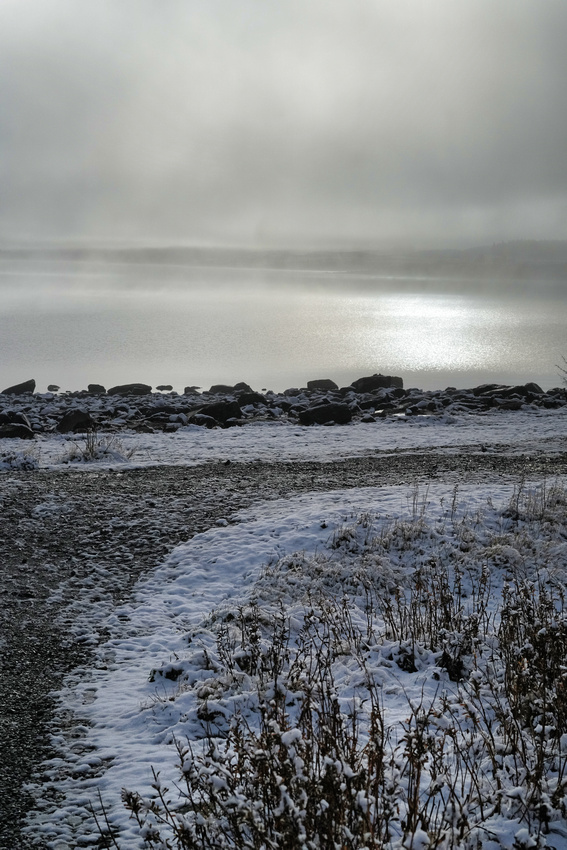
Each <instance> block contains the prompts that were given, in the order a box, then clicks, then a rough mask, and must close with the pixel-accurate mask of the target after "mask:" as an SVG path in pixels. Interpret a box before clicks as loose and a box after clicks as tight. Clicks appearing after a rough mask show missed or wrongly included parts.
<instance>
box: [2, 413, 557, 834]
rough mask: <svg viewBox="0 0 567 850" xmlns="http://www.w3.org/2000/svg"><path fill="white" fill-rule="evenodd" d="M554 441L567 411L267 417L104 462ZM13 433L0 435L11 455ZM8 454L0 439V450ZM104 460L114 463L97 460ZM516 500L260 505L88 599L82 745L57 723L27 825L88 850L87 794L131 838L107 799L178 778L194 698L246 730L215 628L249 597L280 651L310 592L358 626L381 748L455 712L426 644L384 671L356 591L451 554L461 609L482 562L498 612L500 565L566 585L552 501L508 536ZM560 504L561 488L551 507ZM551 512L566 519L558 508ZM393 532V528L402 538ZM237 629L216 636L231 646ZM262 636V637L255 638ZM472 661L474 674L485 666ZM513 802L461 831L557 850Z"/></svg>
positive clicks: (236, 683)
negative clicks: (51, 796)
mask: <svg viewBox="0 0 567 850" xmlns="http://www.w3.org/2000/svg"><path fill="white" fill-rule="evenodd" d="M566 438H567V412H565V411H564V410H558V411H555V410H554V411H537V412H533V411H528V412H513V413H503V412H494V413H493V412H488V413H486V414H483V415H464V416H462V417H456V418H452V419H449V418H442V419H437V418H434V417H416V418H414V419H411V420H409V421H408V420H404V421H401V420H395V419H392V420H384V421H380V422H377V423H372V424H368V425H366V424H357V425H356V426H334V427H313V428H299V427H293V426H287V425H281V424H277V423H276V424H270V423H264V424H261V425H250V426H246V427H244V428H233V429H229V430H221V429H217V430H212V431H209V430H206V429H201V428H198V427H196V426H193V427H187V428H182V429H180V430H179V431H178V432H177V433H175V434H166V435H153V434H151V435H140V434H135V435H134V434H129V433H124V434H121V435H120V437H119V438H118V439H117V444H116V451H117V455H116V456H115V458H114V462H115V463H116V462H117V460H120V458H122V460H121V462H122V463H127V464H128V465H133V466H140V465H148V464H176V463H184V464H201V463H205V462H207V461H212V460H231V461H233V462H236V461H240V462H248V461H250V462H251V461H254V460H265V461H266V460H267V461H269V460H284V461H285V460H330V459H338V458H344V457H352V456H363V455H370V454H373V453H375V452H381V451H385V452H394V451H396V450H412V449H422V450H423V449H425V448H434V449H435V450H437V451H447V452H452V451H456V450H459V447H464V446H470V447H477V448H479V447H481V446H482V447H484V448H487V447H492V449H494V448H495V447H498V446H500V447H506V451H510V452H520V451H521V452H524V453H530V452H534V453H538V452H540V451H541V450H542V448H543V447H544V448H545V451H546V452H556V451H563V450H564V449H565V445H566V442H565V441H566ZM15 442H16V441H13V440H12V441H10V449H11V450H13V447H14V443H15ZM4 443H8V441H4ZM68 443H69V441H68V440H64V439H63V438H62V437H52V438H49V439H48V438H45V439H43V438H42V439H41V440H39V441H38V445H39V449H40V464H41V466H51V465H59V464H60V463H61V462H62V458H63V456H64V454H65V449H66V447H67V446H68ZM5 449H6V446H5V445H2V446H0V451H3V450H5ZM132 450H134V453H133V454H132V455H131V457H130V452H131V451H132ZM103 463H105V464H108V463H112V458H108V457H107V458H106V460H104V461H103ZM85 474H88V471H87V469H85ZM559 484H561V482H559ZM525 486H526V488H527V489H526V492H529V493H531V494H532V495H529V496H528V497H527V502H528V503H529V504H530V505H531V509H532V512H533V513H534V516H535V514H537V506H538V505H541V504H543V503H545V502H546V499H547V494H548V491H549V488H550V486H551V485H550V484H549V483H548V484H545V483H543V482H527V484H526V485H525ZM558 492H559V491H558ZM514 497H518V493H517V492H516V493H515V492H514V487H513V486H512V485H508V484H506V485H504V484H501V485H494V484H492V483H491V484H490V485H486V486H470V485H463V486H462V487H460V488H458V489H455V488H454V487H449V486H447V485H443V484H438V483H435V484H434V485H433V484H432V485H431V486H430V487H429V488H425V487H424V488H422V489H421V490H411V491H408V488H407V487H383V488H365V487H360V488H355V489H349V490H340V491H331V492H328V493H309V494H305V495H301V496H297V497H294V498H289V499H284V500H278V501H270V502H265V503H259V504H258V505H256V506H255V507H253V508H251V509H247V510H244V511H241V512H240V513H239V514H237V515H235V516H230V517H228V518H227V522H226V524H224V522H223V523H222V524H221V525H219V526H218V527H215V528H211V529H210V530H208V531H206V532H205V533H203V534H199V535H197V536H195V537H194V538H193V539H191V540H190V541H188V542H187V543H185V544H182V545H180V546H178V547H177V548H176V549H174V550H173V551H172V552H171V553H170V555H169V556H168V557H167V558H166V559H165V561H164V562H163V564H161V565H160V566H159V567H158V568H157V569H156V570H155V571H154V572H153V573H152V574H151V575H150V576H148V577H147V578H145V579H144V580H143V581H141V582H140V583H139V584H138V586H137V588H136V591H135V594H134V595H133V597H132V599H131V600H130V601H129V602H128V603H127V604H124V605H122V606H121V607H120V608H118V609H116V610H114V611H112V612H111V613H110V614H109V613H108V611H106V610H103V609H101V610H100V611H97V610H96V604H94V605H93V603H90V605H89V607H87V608H85V610H84V612H83V613H82V614H79V615H78V616H77V619H76V621H75V623H74V630H75V632H76V634H77V636H80V637H81V638H84V637H85V636H87V635H88V633H89V630H92V629H93V623H95V622H96V623H97V628H98V627H99V626H100V621H101V620H103V621H104V626H105V628H106V629H107V631H108V635H109V636H108V639H107V640H106V641H105V642H104V643H103V644H102V645H101V646H100V647H99V648H98V650H97V664H96V667H95V668H93V669H92V670H91V671H90V672H89V673H88V675H81V676H80V677H70V678H69V680H68V682H67V686H66V688H65V690H64V691H63V692H62V694H61V700H62V703H63V704H64V705H66V706H68V707H71V708H72V709H73V710H74V711H75V712H76V715H77V717H79V718H81V719H82V724H83V726H82V728H81V730H80V733H81V746H80V747H77V746H76V738H69V737H68V736H65V734H63V733H62V734H61V735H60V736H59V737H56V738H55V739H54V744H55V745H56V746H57V747H58V748H59V750H60V758H58V759H54V760H53V761H52V762H51V763H49V764H47V765H45V766H44V770H43V773H44V775H46V776H49V777H51V782H52V784H53V787H54V788H55V789H56V790H57V791H58V793H59V794H60V795H61V803H60V804H59V806H58V808H57V811H55V812H53V811H47V812H46V813H45V814H43V815H41V814H39V815H38V814H35V815H33V816H32V818H31V820H30V824H29V832H30V834H31V835H33V836H34V837H37V838H39V839H40V840H43V841H45V842H46V844H47V846H49V847H50V848H54V850H64V848H70V847H77V846H89V845H92V844H94V843H95V842H96V840H97V838H98V837H99V836H98V832H97V830H96V828H95V827H94V824H93V820H92V818H89V817H88V816H86V815H85V813H86V812H87V810H88V808H89V807H90V806H93V807H94V809H95V810H96V811H98V813H99V819H100V818H101V817H102V816H101V811H102V809H101V801H102V803H103V804H104V807H105V808H106V810H107V813H108V817H109V820H110V821H111V823H112V824H113V825H114V826H115V827H117V828H118V829H119V837H118V838H117V839H116V840H117V846H119V847H121V848H123V850H130V848H132V850H133V848H138V847H142V846H144V845H143V842H142V839H141V837H140V830H139V828H138V827H137V825H136V823H135V821H134V820H133V819H132V818H130V817H129V813H128V812H127V811H126V810H125V809H124V808H123V806H122V805H121V802H120V800H121V790H122V789H123V788H127V789H130V790H133V791H138V792H140V793H141V794H142V795H151V794H152V793H154V792H153V790H152V782H153V773H152V771H157V772H159V773H160V777H161V778H162V779H163V780H164V781H165V782H166V784H167V785H168V786H169V788H171V789H174V788H175V783H176V782H178V781H179V776H178V771H177V769H176V764H177V763H178V761H179V757H178V754H177V751H176V748H175V745H174V742H175V741H176V740H178V741H181V742H184V741H185V740H186V739H189V740H192V741H198V740H201V739H202V738H203V736H204V733H205V729H206V721H205V719H204V717H205V714H204V710H203V706H205V707H206V710H207V711H209V712H212V715H211V716H214V717H215V723H217V724H218V725H219V727H220V729H221V731H222V730H224V731H226V728H227V724H228V722H229V719H230V716H232V715H233V714H234V713H235V712H237V711H240V712H242V713H243V714H244V715H245V716H246V717H247V718H248V720H249V722H250V723H251V724H252V725H253V723H254V720H253V718H254V711H255V708H256V707H257V689H258V682H257V681H256V680H255V679H254V676H252V675H247V674H245V673H244V672H242V671H241V672H242V675H240V676H237V675H236V674H235V672H234V669H232V672H230V675H229V671H228V670H227V664H226V657H225V656H223V652H222V651H221V643H222V641H223V640H228V639H229V638H228V637H227V633H226V630H225V631H223V629H225V627H226V624H227V623H234V622H238V618H239V617H240V616H241V615H242V612H243V611H246V610H248V609H249V608H250V606H252V607H253V608H255V609H257V610H260V612H261V617H260V620H261V622H262V623H266V622H270V620H272V621H274V619H275V618H277V616H278V612H283V616H285V618H286V620H287V622H288V623H289V627H290V633H291V644H293V641H294V639H295V638H296V637H297V635H298V634H299V633H300V632H301V629H302V624H304V622H305V617H306V612H307V611H308V610H309V609H310V608H312V607H313V606H314V605H315V606H317V605H320V604H322V603H321V600H322V599H325V600H327V601H330V603H332V604H333V605H335V604H336V605H338V606H339V607H342V608H343V609H344V608H345V606H346V607H347V608H348V610H349V612H350V618H351V621H352V623H353V624H354V628H355V630H358V631H359V632H360V633H362V632H365V630H366V632H365V633H366V634H367V637H368V640H367V646H366V649H365V650H364V664H365V665H366V669H367V671H369V673H370V675H371V676H372V677H373V679H374V681H375V682H376V683H377V685H378V687H379V689H380V695H381V701H382V705H383V711H384V718H385V723H386V725H387V727H388V728H390V729H391V736H392V746H393V747H395V746H396V745H397V744H396V742H397V743H398V744H399V745H400V746H401V744H400V742H401V741H402V738H403V727H402V726H401V725H400V724H402V723H403V722H405V721H406V720H407V719H408V717H409V715H411V711H412V709H411V706H415V705H416V702H415V701H416V700H417V702H420V703H421V704H424V705H426V706H430V705H432V704H433V703H434V701H435V700H436V699H439V697H440V695H443V698H444V699H446V700H447V701H448V703H450V704H451V705H453V707H454V706H455V705H456V704H457V703H458V702H459V700H461V701H462V694H460V693H459V692H458V686H457V684H456V683H455V682H453V681H451V680H450V679H449V677H448V675H447V672H446V670H443V669H441V668H440V651H437V650H436V649H431V648H426V647H425V645H423V646H421V647H420V648H418V649H417V650H416V651H415V668H416V669H415V670H409V669H406V670H404V665H403V664H402V665H399V664H397V663H392V659H394V661H395V660H396V658H398V659H399V653H400V652H401V646H400V643H399V641H398V643H397V644H396V640H395V637H393V636H392V635H391V634H389V632H388V629H387V628H386V625H385V622H386V621H385V615H384V614H383V612H382V613H380V612H379V611H377V612H376V614H375V619H376V621H375V623H374V625H373V626H372V629H371V632H372V634H371V635H369V632H368V628H369V627H368V605H367V603H368V597H367V594H366V588H367V583H368V582H371V583H373V584H374V585H376V586H377V587H380V588H381V589H382V591H383V592H384V593H385V594H388V593H391V592H392V591H393V588H395V587H404V588H406V589H407V587H408V586H409V585H408V584H407V583H408V581H409V580H410V577H411V574H412V572H413V571H414V570H415V569H416V567H419V566H423V565H426V564H431V563H434V562H435V563H437V564H441V565H446V566H447V569H448V571H449V573H450V575H451V577H452V578H451V580H453V579H454V574H453V573H452V572H451V571H452V570H454V568H455V566H456V564H457V563H458V565H459V569H460V570H461V571H462V573H463V574H465V583H466V582H469V583H470V587H469V589H468V592H469V594H470V599H471V601H470V602H466V603H464V604H465V606H467V605H471V606H472V605H473V602H474V598H475V593H476V592H477V591H478V582H479V581H481V577H480V573H479V574H478V576H477V575H476V572H475V571H477V570H479V569H481V568H483V565H484V567H486V565H488V567H490V572H491V574H490V583H491V591H490V600H491V601H490V605H491V606H492V608H491V612H489V613H490V615H491V616H496V615H497V612H498V604H499V600H501V596H502V588H503V587H504V586H505V584H506V581H507V577H508V579H509V573H510V570H512V569H516V568H518V569H521V570H522V571H523V572H524V573H525V575H526V577H528V578H530V579H532V578H533V577H534V575H535V572H537V570H543V569H544V568H545V569H546V570H547V571H548V572H549V574H550V575H552V576H553V577H554V578H555V577H557V576H560V577H561V578H563V577H564V576H565V570H566V568H567V551H566V544H565V543H564V539H565V538H564V532H565V524H564V521H563V520H562V519H561V516H559V515H558V513H557V510H556V509H555V508H554V510H555V513H553V517H552V519H548V523H547V526H545V522H544V517H543V515H542V516H541V517H539V519H538V518H537V517H536V518H535V519H534V518H533V517H531V518H530V517H528V519H527V520H526V523H525V524H524V526H523V530H520V527H519V523H521V520H519V519H518V517H516V518H515V519H514V518H512V519H511V518H510V511H507V510H506V509H507V508H508V506H509V504H510V500H511V499H512V500H513V499H514ZM552 501H553V500H552ZM559 501H560V498H559V497H558V499H557V500H555V502H554V505H556V504H559ZM561 511H562V512H563V513H565V506H564V505H563V506H562V507H561ZM532 519H533V522H532ZM528 520H529V522H528ZM514 523H515V524H514ZM551 525H553V530H550V526H551ZM528 526H529V528H528ZM396 529H398V531H396ZM399 529H406V531H404V532H403V533H402V535H401V537H400V534H399V533H398V532H399ZM412 529H413V531H412ZM467 535H469V537H467ZM522 535H523V536H522ZM386 540H388V541H389V542H388V543H387V545H386V543H385V541H386ZM528 541H531V542H528ZM498 547H500V548H498ZM530 547H531V548H530ZM528 548H529V557H528ZM440 553H442V554H440ZM443 558H445V561H443ZM479 565H480V566H479ZM530 571H531V572H530ZM528 573H529V574H530V575H529V576H528ZM473 574H474V575H473ZM475 582H476V584H475ZM466 595H467V594H465V595H464V596H465V597H466ZM314 600H315V601H314ZM469 613H470V612H469ZM231 628H232V627H231ZM234 628H236V627H234ZM237 632H238V630H237V629H236V631H235V632H234V635H232V637H231V638H230V640H232V641H233V643H234V642H235V643H234V647H236V648H235V652H236V649H237V648H238V647H237V646H236V644H237V643H238V633H237ZM262 640H263V641H267V640H268V637H267V636H266V634H264V633H263V634H262ZM231 645H232V644H231ZM234 647H233V648H234ZM225 648H226V647H225ZM355 656H356V653H354V652H352V654H349V652H348V651H347V652H345V654H344V655H343V657H342V658H341V660H340V663H339V662H337V663H336V664H335V667H334V677H335V685H336V689H337V694H338V696H339V698H340V703H341V706H343V710H344V711H347V706H348V705H350V704H353V703H354V702H356V700H357V699H359V691H360V689H361V688H362V686H363V681H362V680H363V678H364V677H363V676H362V675H361V670H360V666H359V661H357V660H356V658H355ZM235 657H236V656H235ZM478 664H479V669H481V668H482V663H481V662H480V661H479V662H478ZM237 667H238V665H237ZM243 670H244V668H243ZM479 675H480V674H479ZM203 688H204V689H205V691H204V690H203ZM204 693H205V696H203V694H204ZM255 700H256V701H255ZM213 709H214V710H213ZM362 713H364V712H362ZM463 716H464V715H463ZM439 728H440V727H439ZM516 779H517V777H516ZM514 781H516V780H514ZM402 785H403V782H402ZM518 785H519V783H518V782H516V785H514V782H512V779H510V787H509V788H506V787H505V788H504V791H502V794H503V795H504V797H505V798H506V800H508V798H510V800H511V799H513V798H514V794H516V796H518V795H519V796H520V797H521V794H522V790H521V788H520V790H519V791H518V790H517V786H518ZM424 794H425V792H424ZM99 795H100V799H99ZM506 795H508V796H506ZM472 809H473V806H472V804H471V821H472V820H474V817H475V816H476V815H474V814H473V812H472ZM518 812H519V808H518V807H516V808H514V806H513V805H511V804H510V805H508V802H506V804H505V805H504V804H503V805H502V807H501V810H500V812H499V813H494V814H493V815H492V816H491V817H490V818H487V819H486V822H483V829H484V830H485V831H484V832H482V831H481V832H477V833H475V835H477V837H478V836H480V837H479V838H478V840H479V841H480V844H481V845H482V846H484V847H488V848H496V847H509V848H512V847H528V846H533V847H535V846H545V842H546V841H547V842H548V844H547V846H550V847H556V848H567V828H566V827H565V824H564V822H563V821H561V819H560V818H556V817H553V818H552V823H551V824H550V828H551V831H550V833H549V835H547V836H544V835H542V834H539V835H536V833H537V829H536V828H535V827H534V824H533V823H528V822H526V821H525V820H522V818H521V814H519V813H518ZM487 830H488V831H487ZM164 834H166V833H164ZM514 836H516V838H515V837H514ZM534 836H535V837H534ZM467 840H470V842H471V843H470V844H468V843H465V840H464V839H463V844H462V846H463V847H465V846H467V847H468V846H473V843H472V842H473V838H472V833H471V836H469V837H468V838H467ZM475 840H476V839H475ZM401 841H402V836H401V833H400V834H396V831H395V830H394V834H393V838H392V846H401V844H400V842H401ZM413 841H414V843H413V844H411V842H410V843H409V844H408V843H407V839H406V844H405V845H404V846H406V847H410V846H414V847H417V846H420V847H421V846H423V847H425V846H427V841H426V838H425V833H423V832H422V831H418V832H416V834H415V836H414V839H413ZM419 842H421V843H419ZM514 842H516V843H514ZM530 842H533V843H530ZM537 842H539V845H538V843H537ZM156 846H158V845H156ZM160 846H161V845H160ZM175 846H176V845H175ZM440 846H442V845H440ZM455 846H457V845H455ZM474 846H476V845H474ZM479 846H480V845H479Z"/></svg>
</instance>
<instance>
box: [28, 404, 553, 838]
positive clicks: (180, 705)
mask: <svg viewBox="0 0 567 850" xmlns="http://www.w3.org/2000/svg"><path fill="white" fill-rule="evenodd" d="M516 415H517V414H516ZM359 427H360V426H357V429H358V428H359ZM251 430H255V429H251ZM314 430H315V429H314ZM334 430H335V429H325V434H328V433H329V431H330V433H333V431H334ZM223 433H225V432H223ZM566 510H567V498H566V494H565V491H564V489H563V487H562V486H561V485H560V484H559V483H558V484H557V485H549V484H547V485H546V484H541V483H539V484H538V483H534V484H533V485H525V487H524V488H523V489H516V490H514V489H513V488H512V487H510V486H504V485H502V486H491V487H490V488H489V487H479V486H463V487H461V488H460V489H455V488H448V487H446V486H442V485H438V484H435V485H432V486H431V487H429V488H422V489H415V490H413V491H408V490H407V488H405V487H404V488H401V487H398V488H396V487H388V488H359V489H353V490H342V491H335V492H330V493H326V494H321V493H317V494H315V493H311V494H307V495H302V496H298V497H295V498H291V499H286V500H279V501H273V502H269V503H263V504H261V505H259V506H256V507H255V508H254V509H248V510H246V511H243V512H241V513H240V514H239V515H238V516H237V517H232V518H231V523H230V524H228V525H225V526H220V527H217V528H214V529H210V530H209V531H207V532H206V533H204V534H200V535H197V536H196V537H194V538H193V539H192V540H191V541H189V542H188V543H186V544H183V545H181V546H178V547H177V548H176V549H175V550H174V551H173V552H172V553H171V554H170V556H169V557H168V558H167V559H166V561H165V562H164V563H163V565H162V566H161V567H160V568H159V569H157V570H156V571H155V572H154V573H152V575H151V576H150V577H148V578H147V579H145V580H143V581H142V582H140V584H139V585H138V587H137V592H136V596H135V599H133V600H132V601H131V602H129V603H128V604H125V605H123V606H122V607H120V608H118V609H116V610H115V611H114V612H113V613H112V614H111V615H110V616H109V617H107V619H106V623H105V626H106V628H107V630H108V634H109V637H108V640H107V641H106V642H105V643H104V644H103V645H102V646H101V647H100V648H99V652H98V658H97V665H96V668H95V669H93V670H92V671H91V672H90V675H89V677H87V678H85V677H83V678H82V679H80V680H79V681H78V682H77V681H73V680H69V684H68V688H67V690H66V692H65V693H63V695H62V700H63V703H64V704H65V705H68V706H70V707H71V708H73V709H74V710H75V711H76V712H77V714H78V716H80V717H82V718H83V722H84V726H83V728H82V730H81V746H80V747H78V748H77V746H76V740H71V742H69V740H66V739H65V738H64V736H63V737H61V738H60V739H59V740H58V741H56V742H55V743H57V744H58V745H59V746H60V747H61V760H60V761H57V760H55V761H54V762H53V763H51V764H50V765H47V766H46V767H45V773H46V774H47V775H49V776H50V777H51V780H52V783H53V788H54V789H55V791H56V792H57V794H58V795H61V796H60V802H59V804H58V806H57V809H56V810H55V811H51V812H48V813H47V815H46V816H44V817H43V818H39V819H37V818H36V820H35V822H33V823H32V824H31V825H30V831H31V832H32V834H34V835H36V836H39V837H41V838H42V839H43V840H45V841H50V842H51V843H50V844H49V845H48V846H50V847H54V848H61V850H62V848H64V847H71V846H73V847H74V846H83V845H85V846H87V845H88V844H89V843H90V844H93V843H95V842H96V840H98V838H99V837H100V836H99V834H98V831H97V829H96V827H95V825H94V823H93V820H92V818H90V819H89V818H88V817H87V816H86V814H85V813H86V806H85V803H86V802H87V801H90V805H92V806H93V807H94V809H95V811H96V812H97V813H98V819H99V823H100V824H101V825H102V826H103V827H104V823H105V815H104V813H103V812H104V811H105V812H106V816H107V817H108V821H109V823H110V824H111V825H112V828H113V830H115V832H114V835H115V838H114V839H113V840H114V841H115V843H114V844H112V843H109V844H108V846H118V847H120V848H123V850H129V848H137V847H143V846H146V847H164V846H166V845H165V844H162V843H159V841H161V840H162V839H163V841H165V840H166V839H168V840H169V841H170V842H171V846H172V847H179V848H184V847H193V846H196V847H200V846H202V847H205V846H214V847H219V848H222V847H247V846H251V847H252V846H254V847H266V848H268V847H280V846H290V847H291V846H294V847H295V846H297V847H303V846H304V847H306V848H308V847H309V848H312V847H324V848H328V847H332V846H333V842H332V841H331V839H330V837H329V836H331V835H332V836H333V841H335V842H336V841H338V842H339V844H338V845H337V846H342V847H353V848H354V847H358V848H362V847H366V846H367V847H383V846H388V847H390V846H391V847H393V848H398V847H406V848H409V847H418V846H419V847H427V846H435V847H471V848H472V847H479V846H482V847H487V848H490V849H491V850H492V848H497V847H510V848H512V847H514V848H519V847H543V846H550V847H556V848H567V830H566V829H565V826H564V824H565V821H564V817H565V814H566V810H567V796H566V794H567V788H566V782H567V694H566V693H565V689H566V684H565V676H566V672H565V670H566V667H565V651H566V649H567V611H566V610H565V609H564V605H563V586H564V581H565V575H566V569H567V543H566V541H567V513H566ZM91 615H92V611H90V612H89V611H86V612H85V615H84V617H83V618H82V619H81V618H80V617H79V618H78V619H77V621H76V624H75V629H76V632H77V635H84V634H85V632H88V629H89V628H92V625H90V623H91ZM74 734H75V736H76V732H75V733H74ZM180 762H181V763H182V764H183V770H184V773H183V776H181V775H180V773H179V770H178V769H177V768H176V765H177V764H179V763H180ZM156 776H158V780H157V781H156ZM124 788H125V789H128V792H129V793H128V795H127V797H126V800H127V802H128V804H129V807H130V810H129V811H127V810H126V809H124V808H123V806H122V804H121V793H122V789H124ZM166 789H169V790H166ZM99 794H100V800H99V799H98V795H99ZM150 801H153V802H150ZM258 801H260V803H261V805H260V806H259V804H258ZM152 809H153V811H152ZM262 813H263V814H262ZM266 813H268V814H267V815H266ZM130 814H132V815H133V816H132V817H130ZM181 827H183V828H184V829H186V833H185V834H186V842H187V843H183V840H184V839H183V840H182V839H181V838H180V837H179V836H180V835H181V833H180V831H179V830H180V829H181ZM176 830H177V837H176ZM239 830H240V832H239ZM262 830H263V832H262ZM365 832H366V838H364V833H365ZM158 833H161V838H160V839H158V837H157V836H158ZM276 833H278V834H279V836H280V837H279V838H278V836H277V834H276ZM190 834H194V835H197V836H200V838H198V840H197V839H196V843H189V835H190ZM152 835H153V836H154V838H153V839H152ZM260 835H263V836H264V837H263V838H262V839H261V840H260V838H259V837H258V836H260ZM142 836H145V841H146V843H145V844H144V841H143V838H142ZM243 836H244V837H243ZM254 836H255V838H254ZM317 836H319V837H317ZM321 836H327V837H326V838H325V837H321ZM205 837H206V839H207V841H208V842H209V843H207V841H205ZM248 840H249V841H250V842H251V843H250V844H247V843H246V841H248ZM109 841H110V839H109ZM152 841H153V842H154V843H152ZM254 841H256V843H254ZM286 841H287V843H286ZM309 841H312V842H313V843H311V844H309ZM258 842H259V843H258ZM262 842H264V843H262ZM270 842H272V843H270Z"/></svg>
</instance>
